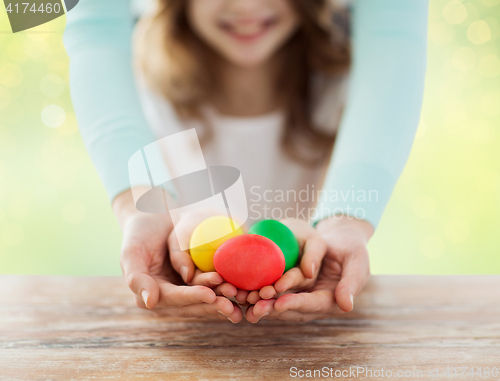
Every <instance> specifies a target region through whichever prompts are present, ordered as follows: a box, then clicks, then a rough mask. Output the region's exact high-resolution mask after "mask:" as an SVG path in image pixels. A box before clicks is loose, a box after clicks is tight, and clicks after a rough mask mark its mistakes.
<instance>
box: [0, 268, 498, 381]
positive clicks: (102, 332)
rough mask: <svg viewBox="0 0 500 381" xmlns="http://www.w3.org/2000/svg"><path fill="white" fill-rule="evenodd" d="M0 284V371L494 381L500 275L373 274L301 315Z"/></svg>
mask: <svg viewBox="0 0 500 381" xmlns="http://www.w3.org/2000/svg"><path fill="white" fill-rule="evenodd" d="M0 290H1V293H0V380H71V379H75V380H82V379H98V380H100V379H105V380H113V379H122V380H127V379H140V380H203V379H207V380H213V379H234V380H246V379H259V380H274V379H280V380H281V379H283V380H289V379H311V378H306V377H302V378H301V377H299V376H300V375H303V376H306V375H307V373H299V371H303V372H307V371H308V370H309V371H314V370H317V372H316V376H319V375H323V376H325V375H326V374H327V373H326V372H328V375H333V377H331V378H320V377H316V379H357V380H366V379H375V378H377V377H376V376H377V375H378V376H379V377H378V378H381V375H382V374H383V375H384V376H385V379H387V378H390V377H388V375H389V371H390V372H392V376H393V377H392V378H394V379H398V378H399V379H405V380H417V379H421V380H429V379H443V380H498V379H500V374H499V375H497V376H496V377H494V375H493V374H492V368H496V369H498V371H499V372H500V276H439V277H431V276H373V277H372V278H371V279H370V282H369V284H368V285H367V287H366V288H365V290H364V291H363V293H362V294H361V295H360V296H359V297H358V298H357V299H356V301H355V302H356V303H355V310H354V311H353V312H351V313H348V314H346V315H345V316H343V317H342V318H339V319H331V320H325V321H316V322H311V323H307V324H294V323H283V322H262V323H259V324H257V325H252V324H250V323H240V324H238V325H232V324H231V323H229V322H227V323H226V322H224V321H220V322H205V321H197V320H190V321H187V320H179V319H172V318H164V317H158V316H155V315H154V314H153V313H152V312H151V311H144V310H141V309H139V308H137V307H136V306H135V304H134V302H133V300H132V297H131V294H130V292H129V290H128V289H127V287H126V285H125V282H124V280H123V279H122V278H115V277H96V278H91V277H88V278H77V277H42V276H0ZM447 367H448V372H449V375H446V374H445V372H446V369H447ZM460 367H468V368H467V369H466V372H465V375H464V376H463V377H462V376H461V373H462V369H463V368H460ZM471 367H473V368H474V372H475V373H477V372H478V371H479V368H480V367H481V368H482V374H483V376H482V377H480V376H478V375H476V376H471V375H468V374H467V373H468V372H470V368H471ZM485 367H489V369H490V375H489V377H485V376H484V370H485ZM454 368H456V372H457V374H456V375H454V371H455V370H454ZM330 369H331V371H330ZM429 369H430V370H431V371H432V372H434V375H435V374H436V371H437V372H438V373H437V374H438V377H435V378H431V377H429ZM382 370H383V371H382ZM318 371H323V373H321V374H318ZM335 371H337V377H335ZM357 371H359V373H356V372H357ZM370 371H371V372H372V373H371V376H370ZM377 371H378V372H379V373H378V374H377ZM419 371H422V374H421V375H420V376H419V377H418V373H417V372H419ZM339 372H340V373H339ZM342 372H343V373H342ZM367 372H368V374H367ZM380 372H383V373H380ZM398 372H399V373H398ZM405 372H406V375H407V376H408V377H397V376H398V375H400V376H404V375H405ZM458 372H460V373H459V374H458ZM493 372H495V370H494V369H493ZM342 374H343V377H342ZM294 375H295V376H296V377H292V376H294ZM312 375H314V373H313V374H312Z"/></svg>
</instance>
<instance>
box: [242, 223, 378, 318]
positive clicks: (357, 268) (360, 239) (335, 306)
mask: <svg viewBox="0 0 500 381" xmlns="http://www.w3.org/2000/svg"><path fill="white" fill-rule="evenodd" d="M317 231H318V233H319V234H321V236H322V237H323V239H324V240H325V242H326V244H327V246H328V250H327V254H326V256H325V257H324V259H323V265H322V267H321V270H320V273H319V276H318V280H317V282H316V284H315V285H314V286H313V288H312V289H311V291H309V292H302V293H298V294H293V293H289V294H285V295H282V296H280V297H279V298H278V299H270V300H259V301H258V302H257V303H256V304H255V305H254V306H252V307H250V308H248V310H247V311H246V314H245V317H246V319H247V320H248V321H249V322H251V323H256V322H258V321H259V320H260V319H261V318H262V317H264V316H265V318H266V319H279V320H292V321H310V320H314V319H325V318H329V317H333V316H335V315H336V314H342V313H344V312H348V311H350V310H352V308H353V306H354V302H353V299H354V297H355V296H356V295H357V294H358V293H359V292H360V291H361V290H362V289H363V287H364V285H365V284H366V282H367V280H368V278H369V277H370V262H369V257H368V251H367V249H366V245H367V243H368V240H369V239H370V238H371V236H372V235H373V228H372V226H371V225H370V224H369V223H368V222H366V221H362V220H357V219H353V218H350V217H342V218H340V219H338V218H330V219H328V220H324V221H321V222H320V223H319V224H318V225H317Z"/></svg>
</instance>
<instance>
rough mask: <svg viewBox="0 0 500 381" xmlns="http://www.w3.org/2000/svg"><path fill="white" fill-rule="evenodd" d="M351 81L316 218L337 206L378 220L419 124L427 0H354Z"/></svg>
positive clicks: (344, 211) (333, 212) (375, 222)
mask: <svg viewBox="0 0 500 381" xmlns="http://www.w3.org/2000/svg"><path fill="white" fill-rule="evenodd" d="M352 17H353V19H352V22H353V24H352V25H353V26H352V28H353V30H352V33H353V36H352V38H353V66H352V72H351V79H350V89H349V93H348V95H347V102H346V108H345V112H344V115H343V117H342V120H341V124H340V128H339V133H338V137H337V142H336V144H335V148H334V153H333V156H332V161H331V163H330V166H329V168H328V172H327V175H326V178H325V183H324V186H323V192H321V197H320V201H319V203H318V205H317V212H318V213H317V214H316V218H315V222H317V221H319V220H321V219H323V218H326V217H329V216H332V215H337V214H344V215H349V216H351V217H355V218H359V219H364V220H366V221H368V222H370V223H371V224H372V226H373V227H374V228H376V227H377V225H378V223H379V221H380V219H381V217H382V214H383V212H384V209H385V207H386V205H387V203H388V201H389V198H390V197H391V193H392V191H393V189H394V186H395V185H396V182H397V180H398V178H399V176H400V175H401V172H402V171H403V168H404V166H405V164H406V161H407V160H408V156H409V153H410V150H411V147H412V144H413V140H414V136H415V132H416V129H417V126H418V124H419V119H420V111H421V107H422V98H423V91H424V82H425V73H426V62H427V18H428V0H404V1H400V0H354V4H353V16H352Z"/></svg>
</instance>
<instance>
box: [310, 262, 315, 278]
mask: <svg viewBox="0 0 500 381" xmlns="http://www.w3.org/2000/svg"><path fill="white" fill-rule="evenodd" d="M311 269H312V274H313V276H312V278H314V275H316V263H313V264H312V266H311ZM312 278H311V279H312Z"/></svg>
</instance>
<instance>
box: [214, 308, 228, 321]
mask: <svg viewBox="0 0 500 381" xmlns="http://www.w3.org/2000/svg"><path fill="white" fill-rule="evenodd" d="M217 312H218V313H220V314H221V315H224V316H227V315H226V314H225V313H224V312H222V311H219V310H217ZM228 319H229V318H228Z"/></svg>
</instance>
